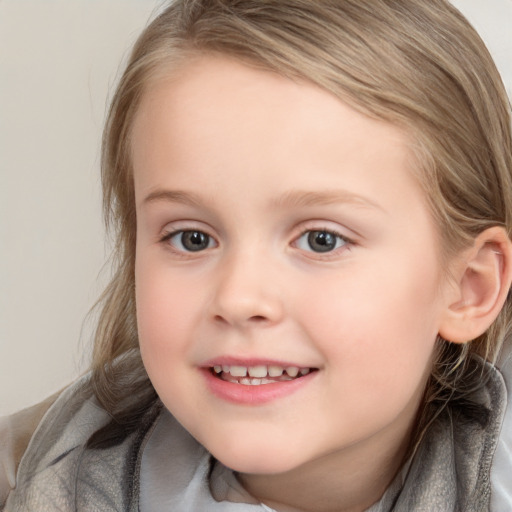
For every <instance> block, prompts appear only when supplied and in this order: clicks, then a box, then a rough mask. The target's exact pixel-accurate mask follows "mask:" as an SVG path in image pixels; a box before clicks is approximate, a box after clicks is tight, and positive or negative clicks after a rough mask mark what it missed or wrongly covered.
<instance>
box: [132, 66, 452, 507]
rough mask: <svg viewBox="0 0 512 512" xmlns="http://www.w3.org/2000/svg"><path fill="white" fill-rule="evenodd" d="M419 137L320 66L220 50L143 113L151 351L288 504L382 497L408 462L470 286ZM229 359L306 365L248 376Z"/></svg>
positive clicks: (186, 413) (222, 438)
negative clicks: (344, 89) (344, 95)
mask: <svg viewBox="0 0 512 512" xmlns="http://www.w3.org/2000/svg"><path fill="white" fill-rule="evenodd" d="M409 144H410V141H409V140H408V138H407V136H406V135H405V134H404V133H403V132H401V131H400V130H399V129H397V128H395V127H393V126H391V125H389V124H386V123H384V122H380V121H377V120H372V119H369V118H367V117H365V116H363V115H362V114H360V113H358V112H356V111H355V110H353V109H352V108H350V107H348V106H347V105H345V104H344V103H342V102H341V101H339V100H338V99H336V98H334V97H333V96H331V95H330V94H328V93H327V92H325V91H322V90H320V89H319V88H317V87H315V86H313V85H309V84H306V83H294V82H292V81H289V80H287V79H285V78H283V77H280V76H277V75H275V74H272V73H269V72H266V71H262V70H257V69H255V68H252V67H249V66H247V65H244V64H240V63H238V62H236V61H234V60H231V59H228V58H224V57H219V56H216V57H213V56H208V57H205V56H203V57H198V58H197V59H195V60H192V61H190V62H189V63H188V64H187V65H186V66H185V67H184V68H182V69H180V72H179V73H175V74H174V75H170V76H169V77H168V79H159V80H158V81H157V82H156V83H154V84H152V86H151V87H150V88H149V89H148V91H147V92H146V94H145V96H144V98H143V101H142V104H141V106H140V108H139V111H138V114H137V116H136V119H135V122H134V126H133V134H132V158H133V168H134V182H135V194H136V207H137V246H136V269H135V271H136V300H137V321H138V328H139V338H140V345H141V353H142V357H143V360H144V364H145V366H146V368H147V371H148V374H149V376H150V378H151V381H152V383H153V385H154V386H155V389H156V390H157V392H158V394H159V396H160V398H161V399H162V401H163V402H164V404H165V405H166V407H167V408H168V409H169V410H170V411H171V412H172V413H173V414H174V415H175V416H176V418H177V419H178V420H179V421H180V422H181V423H182V424H183V425H184V427H185V428H186V429H187V430H189V432H190V433H191V434H192V435H193V436H194V437H195V438H196V439H197V440H198V441H199V442H201V443H202V444H203V445H204V446H205V447H206V448H207V449H208V450H209V451H210V452H211V453H212V454H213V455H214V456H215V457H216V458H218V459H219V460H220V461H221V462H223V463H224V464H225V465H227V466H228V467H230V468H232V469H234V470H235V471H237V472H238V478H239V480H240V482H241V483H242V484H243V485H244V487H245V488H246V489H247V490H248V491H249V492H250V493H251V494H252V495H253V496H255V497H256V498H258V499H259V500H261V501H262V502H264V503H267V504H268V505H270V506H272V507H275V508H276V509H277V510H283V511H290V510H293V511H295V510H301V511H315V512H322V511H326V512H327V511H330V510H336V511H346V512H348V511H350V512H354V511H361V510H364V509H366V508H367V507H369V506H370V505H372V504H373V503H374V502H376V501H377V500H378V499H379V498H380V497H381V496H382V494H383V492H384V490H385V489H386V487H387V486H388V485H389V484H390V482H391V480H392V479H393V477H394V475H395V474H396V472H397V471H398V470H399V468H400V465H401V463H402V462H403V457H404V455H405V453H406V450H407V447H408V442H409V439H410V433H411V429H412V428H413V424H414V421H415V416H416V413H417V410H418V407H419V404H420V401H421V397H422V392H423V389H424V386H425V383H426V379H427V377H428V375H429V371H430V368H431V363H432V354H433V349H434V343H435V339H436V335H437V334H438V333H439V332H442V331H443V329H447V328H450V326H451V325H452V324H450V322H452V323H453V308H452V310H450V306H451V305H453V304H454V303H458V302H457V301H459V302H460V300H461V297H460V289H459V288H458V287H457V286H454V284H453V282H452V280H448V279H447V278H446V273H445V272H444V271H443V269H442V268H441V264H440V248H439V243H438V236H437V230H436V227H435V226H434V224H433V221H432V218H431V215H430V213H429V210H428V208H427V206H426V204H425V197H424V194H423V192H422V190H421V189H420V188H419V186H418V184H417V183H416V181H415V180H414V178H413V174H412V172H411V165H412V164H411V159H410V156H409V150H408V145H409ZM447 312H449V313H450V314H451V316H450V314H448V313H447ZM222 364H224V365H225V366H230V365H231V366H237V367H242V369H241V370H240V368H238V369H237V371H241V372H242V373H243V371H244V368H243V367H244V365H245V366H246V367H252V369H253V373H255V374H256V373H257V371H256V370H254V367H262V366H263V367H265V366H266V367H267V371H268V367H269V366H274V367H278V368H279V366H283V367H290V366H291V367H296V368H298V369H301V370H304V373H305V375H304V376H301V374H300V373H299V374H298V376H297V377H295V378H294V379H293V380H288V381H285V382H280V383H278V384H276V383H275V382H274V380H275V379H272V378H267V381H270V382H273V383H266V382H265V383H264V382H263V381H262V380H261V379H260V380H259V381H258V380H257V382H256V383H258V382H259V385H255V386H248V385H246V384H244V383H242V382H241V380H240V377H237V376H234V377H230V376H229V375H227V374H226V373H227V372H226V371H225V372H224V373H219V371H217V370H215V369H214V368H213V367H214V366H222ZM308 370H309V373H307V372H308ZM233 371H234V370H233ZM292 374H293V370H292ZM267 377H268V376H267ZM255 378H256V379H258V377H255ZM226 379H227V380H231V382H227V383H226ZM265 386H270V387H267V388H265ZM272 387H274V389H275V392H274V391H272V392H268V391H266V390H268V389H272ZM265 389H266V390H265Z"/></svg>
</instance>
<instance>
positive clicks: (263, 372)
mask: <svg viewBox="0 0 512 512" xmlns="http://www.w3.org/2000/svg"><path fill="white" fill-rule="evenodd" d="M249 375H250V376H251V377H258V378H260V379H261V378H263V377H266V376H267V367H266V366H262V365H260V366H251V367H249Z"/></svg>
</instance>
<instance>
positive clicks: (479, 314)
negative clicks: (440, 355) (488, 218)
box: [439, 226, 512, 343]
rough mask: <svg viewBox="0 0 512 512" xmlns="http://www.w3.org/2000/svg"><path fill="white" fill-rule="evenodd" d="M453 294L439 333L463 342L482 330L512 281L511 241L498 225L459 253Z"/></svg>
mask: <svg viewBox="0 0 512 512" xmlns="http://www.w3.org/2000/svg"><path fill="white" fill-rule="evenodd" d="M455 277H456V283H455V286H456V295H457V299H456V300H455V301H451V302H450V303H449V304H448V306H447V308H446V310H445V314H444V317H443V320H442V325H441V326H440V329H439V334H440V336H442V337H443V338H444V339H446V340H449V341H451V342H454V343H465V342H468V341H471V340H472V339H475V338H477V337H478V336H480V335H481V334H483V333H484V332H485V331H486V330H487V329H488V328H489V326H490V325H491V324H492V323H493V322H494V320H495V319H496V317H497V316H498V313H499V312H500V310H501V308H502V307H503V305H504V303H505V301H506V299H507V295H508V292H509V290H510V285H511V281H512V243H511V241H510V240H509V238H508V236H507V233H506V231H505V230H504V229H503V228H501V227H497V226H496V227H492V228H488V229H486V230H485V231H483V232H482V233H480V234H479V235H478V236H477V237H476V239H475V242H474V244H473V246H472V247H471V248H470V249H468V250H467V251H465V252H464V253H463V255H462V259H461V265H460V267H459V269H458V271H457V276H455Z"/></svg>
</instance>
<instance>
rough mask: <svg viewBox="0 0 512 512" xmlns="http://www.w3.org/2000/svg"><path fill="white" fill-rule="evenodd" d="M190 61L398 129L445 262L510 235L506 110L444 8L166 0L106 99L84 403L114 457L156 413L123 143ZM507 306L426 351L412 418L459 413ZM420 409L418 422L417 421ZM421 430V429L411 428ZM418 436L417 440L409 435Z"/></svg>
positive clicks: (500, 335)
mask: <svg viewBox="0 0 512 512" xmlns="http://www.w3.org/2000/svg"><path fill="white" fill-rule="evenodd" d="M197 52H217V53H220V54H224V55H228V56H231V57H234V58H237V59H240V60H242V61H245V62H250V63H252V64H256V65H258V66H259V67H261V68H263V69H268V70H270V71H273V72H276V73H279V74H281V75H283V76H285V77H289V78H291V79H297V78H299V79H301V80H307V81H309V82H310V83H313V84H316V85H318V87H321V88H323V89H324V90H326V91H329V92H330V93H332V94H334V95H335V96H337V97H338V98H340V99H341V100H342V101H344V102H346V103H347V104H349V105H351V106H352V107H353V108H355V109H357V110H358V111H360V112H362V113H364V114H366V115H368V116H371V117H373V118H377V119H381V120H385V121H387V122H390V123H392V124H394V125H397V126H400V127H401V128H403V129H404V130H405V131H406V132H407V133H409V134H410V137H411V140H412V141H413V148H414V157H415V158H414V160H415V166H414V169H413V172H415V174H416V176H417V179H418V180H419V182H420V184H421V185H422V187H423V189H424V191H425V194H426V197H427V198H428V202H429V206H430V208H431V211H432V215H433V217H434V219H435V221H436V223H437V226H438V229H439V233H440V236H441V239H442V242H443V243H442V247H443V256H444V257H446V258H449V257H450V256H451V255H453V254H455V253H457V252H458V251H460V250H461V249H462V248H464V247H466V246H467V245H468V244H469V243H470V242H471V241H472V240H473V239H474V237H475V236H476V235H478V234H479V233H480V232H482V231H483V230H485V229H486V228H488V227H491V226H503V227H504V228H505V229H506V230H507V232H508V234H509V237H510V235H511V234H512V179H511V173H512V136H511V121H510V104H509V101H508V98H507V95H506V92H505V89H504V87H503V84H502V82H501V80H500V76H499V74H498V72H497V70H496V67H495V65H494V63H493V60H492V58H491V56H490V55H489V53H488V51H487V49H486V47H485V45H484V43H483V42H482V40H481V39H480V37H479V36H478V34H477V33H476V31H475V30H474V29H473V28H472V27H471V26H470V24H469V23H468V22H467V20H466V19H465V18H464V17H463V16H462V15H461V14H460V13H459V11H457V10H456V9H455V8H454V7H453V6H452V5H451V4H450V3H449V2H448V1H445V0H429V1H425V0H265V1H261V0H175V1H173V2H172V3H170V4H169V6H168V7H167V8H166V9H165V10H163V11H162V12H161V13H160V14H159V15H158V16H157V17H156V18H155V19H154V20H153V21H152V22H151V23H150V24H149V25H148V27H147V28H146V29H145V30H144V31H143V33H142V34H141V36H140V37H139V39H138V41H137V42H136V44H135V46H134V48H133V51H132V53H131V57H130V59H129V62H128V64H127V67H126V70H125V71H124V74H123V75H122V77H121V79H120V82H119V84H118V86H117V90H116V92H115V95H114V97H113V100H112V103H111V107H110V111H109V114H108V118H107V121H106V126H105V131H104V137H103V151H102V184H103V193H104V214H105V219H106V223H107V226H108V227H109V229H110V231H111V233H112V234H113V236H114V239H115V253H114V273H113V277H112V280H111V282H110V284H109V285H108V287H107V289H106V290H105V292H104V294H103V296H102V298H101V300H100V302H99V306H98V307H99V308H100V310H101V312H100V318H99V323H98V328H97V332H96V338H95V346H94V354H93V362H92V379H91V383H92V389H93V392H94V394H95V395H96V397H97V399H98V401H99V402H100V404H101V405H102V406H103V407H104V408H105V409H106V410H107V411H109V412H110V413H111V414H112V417H113V421H112V423H111V424H110V425H108V426H107V427H105V428H104V429H103V430H102V431H101V432H99V433H98V434H97V435H96V436H95V438H94V439H93V440H92V441H91V442H92V443H93V444H94V443H95V444H96V445H98V446H99V445H101V444H105V443H107V444H108V443H114V442H117V441H119V440H120V439H122V438H123V436H124V435H125V434H126V433H127V432H129V431H130V430H132V429H133V428H135V427H136V425H137V423H138V421H139V420H140V418H141V416H142V415H143V414H144V413H145V412H146V411H147V410H148V408H149V407H151V406H152V405H153V404H154V403H155V401H157V396H156V393H155V391H154V389H153V387H152V385H151V382H150V381H149V378H148V376H147V374H146V372H145V370H144V366H143V364H142V360H141V358H140V353H139V348H138V339H137V325H136V315H135V308H136V305H135V293H134V264H135V240H136V214H135V205H134V185H133V173H132V166H131V160H130V132H131V127H132V124H133V119H134V116H135V114H136V112H137V109H138V106H139V104H140V101H141V98H142V97H143V95H144V94H145V91H146V89H147V88H148V87H149V85H150V84H151V83H152V81H154V80H157V79H158V77H159V76H162V74H163V75H165V73H166V72H168V71H169V70H172V69H176V67H177V66H179V65H180V63H181V62H183V61H184V60H186V59H187V58H188V57H189V56H190V55H193V54H195V53H197ZM511 315H512V308H511V299H510V297H509V299H508V300H507V303H506V304H505V306H504V308H503V310H502V311H501V313H500V315H499V317H498V318H497V320H496V321H495V322H494V324H493V325H492V326H491V327H490V329H489V330H488V331H487V332H486V333H485V334H483V335H482V336H480V337H479V338H477V339H475V340H472V341H469V342H468V343H466V344H452V343H449V342H447V341H444V340H441V339H439V340H438V343H437V348H438V350H437V354H436V357H435V361H434V364H433V368H432V374H431V377H430V380H429V382H428V385H427V389H426V390H425V399H424V403H425V404H434V405H435V408H434V409H437V410H439V408H440V407H442V404H444V403H446V402H447V401H448V400H464V399H465V397H467V395H468V392H469V391H470V389H471V388H472V387H473V386H475V385H478V383H479V382H481V381H482V379H481V375H476V374H475V372H474V369H473V366H472V365H471V364H470V363H469V362H470V360H471V356H472V355H473V354H477V355H479V356H481V357H483V358H484V359H486V360H489V361H491V362H493V361H495V359H496V357H497V354H498V353H499V351H500V347H501V346H502V344H503V342H504V340H505V339H506V338H507V337H508V335H509V333H510V329H511ZM427 409H428V408H427V407H424V408H422V411H426V410H427ZM421 418H422V419H421V420H420V422H419V423H420V426H421V425H424V424H426V421H427V420H428V415H426V414H423V415H422V416H421ZM420 426H419V427H418V428H420Z"/></svg>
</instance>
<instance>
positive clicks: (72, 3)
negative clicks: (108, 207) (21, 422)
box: [0, 0, 512, 415]
mask: <svg viewBox="0 0 512 512" xmlns="http://www.w3.org/2000/svg"><path fill="white" fill-rule="evenodd" d="M161 3H162V2H161V1H160V0H159V1H156V0H44V1H41V0H0V415H1V414H7V413H10V412H13V411H15V410H17V409H19V408H21V407H24V406H27V405H29V404H31V403H34V402H37V401H38V400H40V399H42V398H43V397H45V396H47V395H49V394H50V393H52V392H54V391H56V390H57V389H59V388H60V387H62V386H65V385H66V384H67V383H69V382H71V381H72V380H73V379H75V378H76V376H77V375H79V373H80V372H82V371H84V370H85V368H86V366H87V361H88V354H89V349H90V337H91V336H90V335H91V332H92V325H93V321H91V322H89V323H86V324H85V327H84V328H83V329H82V325H83V321H84V318H85V316H86V314H87V312H88V310H89V309H90V307H91V306H92V305H93V303H94V301H95V299H96V298H97V296H98V294H99V292H100V291H101V288H102V286H103V284H104V283H105V280H106V276H107V275H108V271H105V272H103V275H102V277H101V276H100V277H98V276H99V275H100V271H101V269H102V266H103V263H104V262H105V260H106V257H107V255H108V245H105V243H104V232H103V226H102V221H101V206H100V203H101V200H100V190H99V170H98V161H99V146H100V138H101V129H102V124H103V119H104V114H105V109H106V104H107V98H108V96H109V93H110V92H111V91H112V86H113V84H114V83H115V80H116V77H117V76H118V70H119V63H120V62H121V60H122V59H123V58H124V57H125V56H126V52H127V50H128V48H129V47H130V45H131V44H132V43H133V41H134V40H135V37H136V35H137V34H138V32H139V31H140V30H141V28H142V27H143V26H144V25H145V23H146V21H147V19H148V17H149V16H150V14H151V13H152V12H153V11H154V10H155V8H156V7H157V6H159V5H161ZM454 3H455V4H456V5H457V6H458V7H459V8H461V9H462V10H463V11H464V12H465V13H466V14H467V15H468V17H469V18H470V19H471V20H472V22H473V23H474V24H475V26H476V27H477V29H479V31H480V32H481V34H482V35H483V37H484V39H485V40H486V42H487V43H488V46H489V47H490V49H491V51H492V52H493V54H494V56H495V59H496V60H497V62H498V65H499V67H500V68H501V72H502V75H503V78H504V80H505V82H506V84H507V87H508V90H509V92H510V91H512V31H511V30H510V27H511V26H512V0H487V1H486V2H483V1H482V0H457V1H456V2H454Z"/></svg>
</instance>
